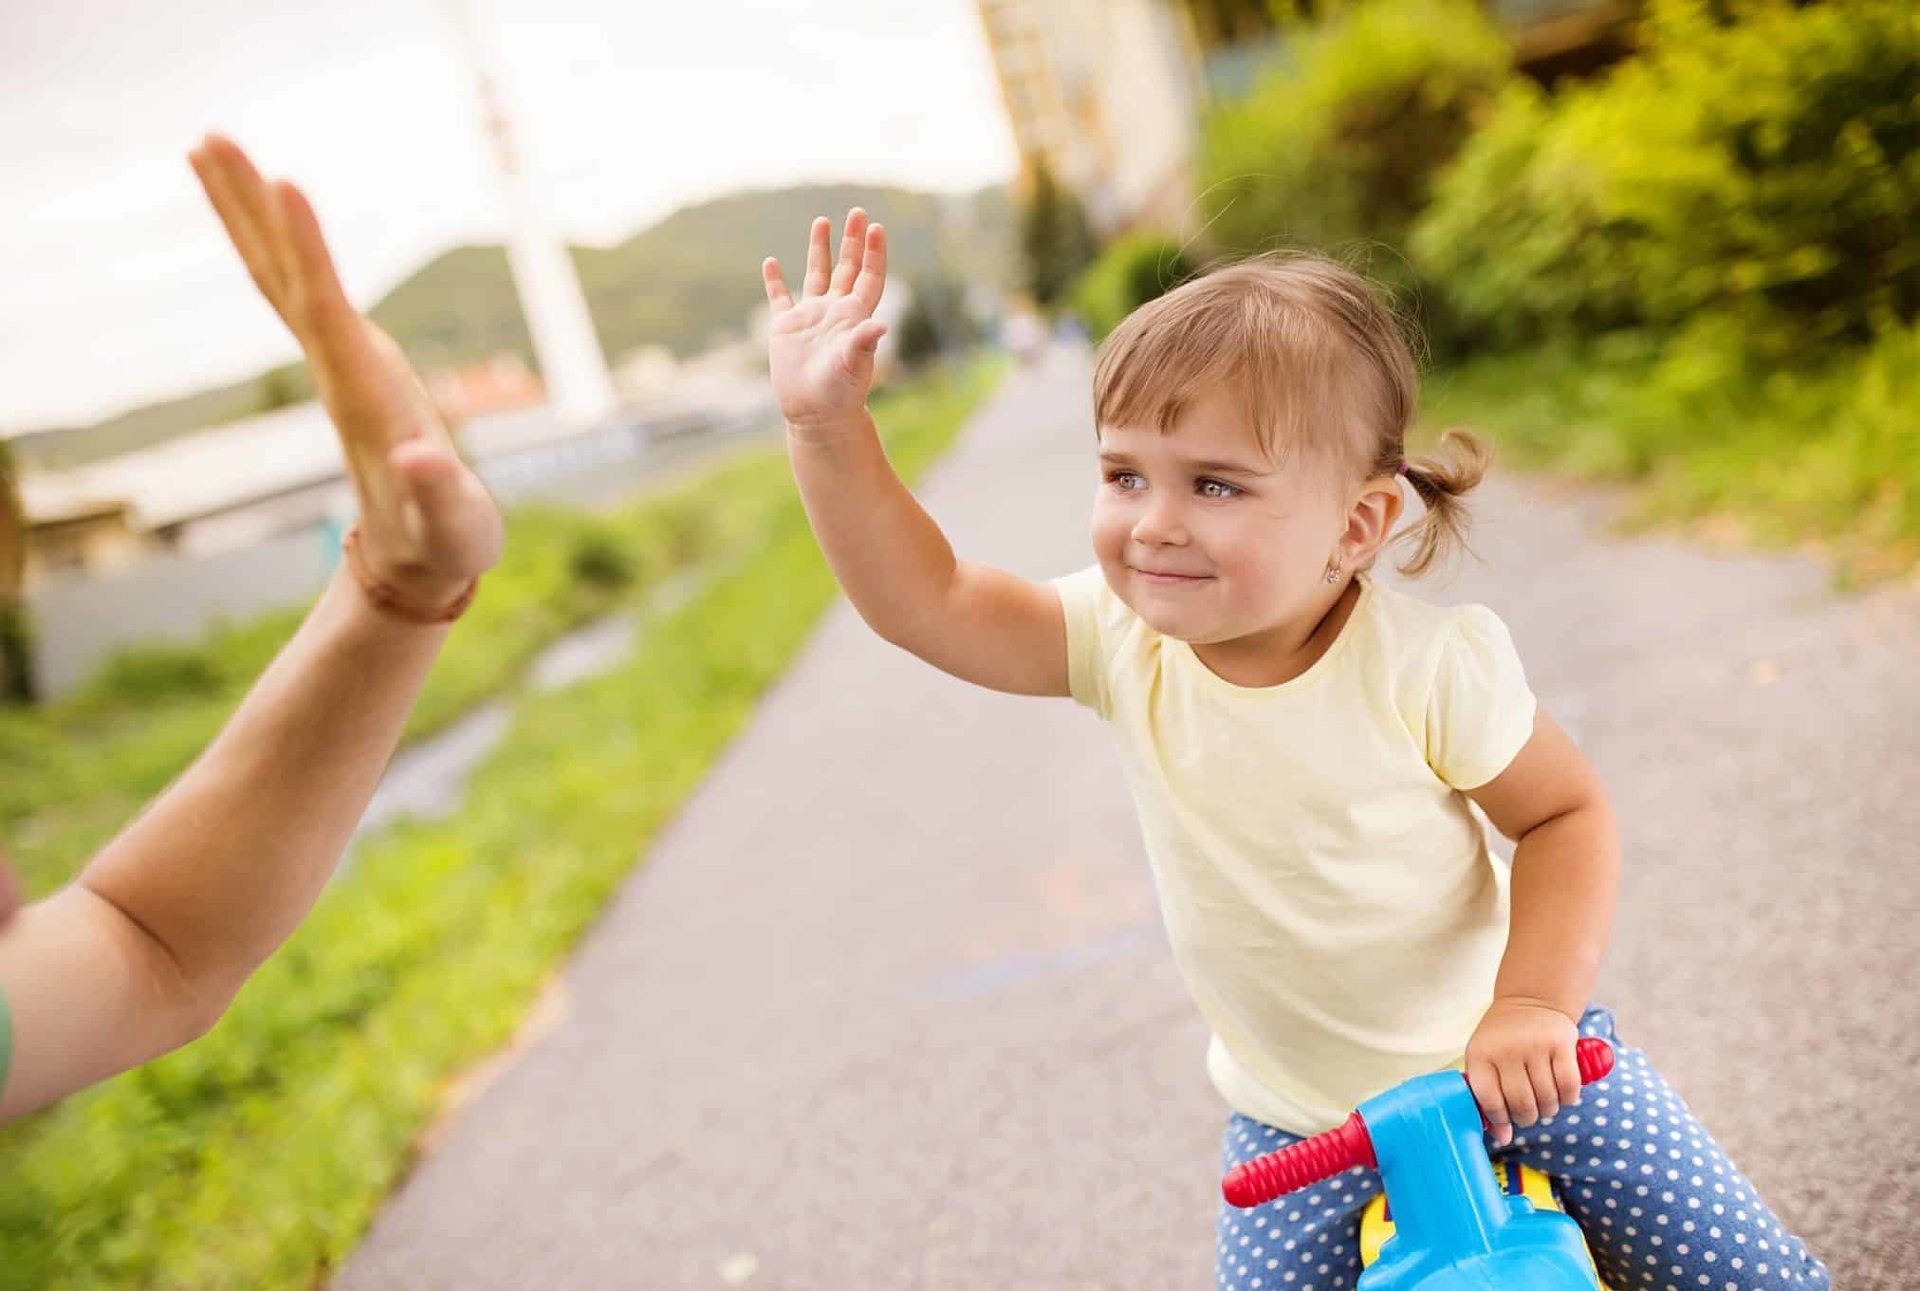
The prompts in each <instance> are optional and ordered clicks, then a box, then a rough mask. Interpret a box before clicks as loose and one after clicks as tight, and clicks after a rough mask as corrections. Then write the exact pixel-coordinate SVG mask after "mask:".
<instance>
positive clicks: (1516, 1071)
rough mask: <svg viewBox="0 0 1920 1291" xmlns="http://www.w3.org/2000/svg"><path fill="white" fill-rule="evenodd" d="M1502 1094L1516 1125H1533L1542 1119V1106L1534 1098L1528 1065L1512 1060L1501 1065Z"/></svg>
mask: <svg viewBox="0 0 1920 1291" xmlns="http://www.w3.org/2000/svg"><path fill="white" fill-rule="evenodd" d="M1499 1071H1500V1092H1501V1094H1502V1095H1503V1096H1505V1098H1506V1100H1507V1112H1508V1114H1509V1116H1510V1117H1511V1119H1512V1121H1513V1123H1514V1124H1515V1125H1532V1124H1533V1123H1534V1122H1535V1121H1537V1120H1539V1119H1540V1104H1539V1102H1538V1101H1537V1100H1536V1099H1535V1098H1534V1096H1533V1079H1532V1077H1530V1076H1528V1075H1527V1064H1526V1063H1524V1062H1521V1061H1519V1060H1517V1059H1510V1060H1508V1061H1506V1062H1503V1063H1501V1064H1500V1067H1499Z"/></svg>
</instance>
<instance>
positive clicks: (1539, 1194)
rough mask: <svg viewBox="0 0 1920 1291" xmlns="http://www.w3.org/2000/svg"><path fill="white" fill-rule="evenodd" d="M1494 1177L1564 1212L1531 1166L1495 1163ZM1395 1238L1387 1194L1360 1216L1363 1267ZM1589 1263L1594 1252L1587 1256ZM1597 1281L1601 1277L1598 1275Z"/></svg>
mask: <svg viewBox="0 0 1920 1291" xmlns="http://www.w3.org/2000/svg"><path fill="white" fill-rule="evenodd" d="M1493 1173H1494V1175H1495V1176H1496V1177H1497V1178H1498V1179H1499V1180H1500V1191H1502V1192H1504V1193H1506V1194H1507V1196H1509V1197H1525V1198H1526V1199H1527V1200H1528V1201H1531V1202H1532V1203H1533V1205H1534V1208H1535V1209H1536V1210H1559V1211H1564V1210H1565V1209H1566V1207H1565V1206H1562V1205H1561V1204H1560V1198H1558V1197H1557V1196H1555V1195H1554V1192H1553V1185H1552V1184H1551V1183H1549V1182H1548V1181H1547V1176H1545V1175H1543V1174H1541V1173H1540V1172H1539V1171H1538V1170H1535V1169H1534V1168H1533V1167H1532V1166H1524V1165H1521V1164H1520V1163H1519V1162H1517V1161H1496V1162H1495V1163H1494V1166H1493ZM1392 1236H1393V1215H1392V1212H1391V1211H1390V1210H1389V1209H1388V1207H1387V1199H1386V1196H1385V1194H1382V1195H1381V1196H1378V1197H1375V1198H1374V1199H1373V1200H1372V1201H1370V1202H1368V1203H1367V1208H1366V1210H1364V1211H1362V1212H1361V1214H1360V1266H1361V1267H1362V1268H1366V1267H1368V1266H1369V1265H1371V1264H1372V1263H1373V1262H1374V1261H1375V1260H1377V1259H1379V1258H1380V1248H1381V1247H1382V1246H1384V1245H1386V1242H1387V1239H1388V1238H1389V1237H1392ZM1587 1259H1588V1261H1589V1262H1591V1261H1592V1259H1593V1253H1592V1252H1591V1251H1589V1252H1588V1253H1587ZM1594 1276H1595V1279H1596V1280H1597V1279H1598V1277H1599V1274H1598V1273H1596V1274H1595V1275H1594Z"/></svg>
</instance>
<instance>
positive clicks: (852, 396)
mask: <svg viewBox="0 0 1920 1291" xmlns="http://www.w3.org/2000/svg"><path fill="white" fill-rule="evenodd" d="M831 232H832V228H831V225H830V224H829V223H828V222H827V221H826V220H824V219H821V220H816V221H814V225H813V230H812V235H811V237H810V239H809V243H808V248H807V276H806V281H805V283H804V285H803V287H802V290H801V295H800V299H799V300H798V301H797V302H796V301H795V300H794V299H793V298H792V296H790V295H789V294H788V291H787V287H786V284H785V282H784V281H783V280H782V278H781V276H780V266H779V263H778V262H777V261H775V260H771V259H769V260H768V261H767V262H766V263H765V265H764V266H763V272H764V275H765V279H766V288H767V300H768V302H769V304H770V305H771V307H772V310H773V318H772V324H771V335H770V337H769V340H768V350H769V357H770V361H771V366H772V371H773V388H774V394H775V396H776V397H777V398H778V399H779V402H780V410H781V413H782V414H783V415H784V416H785V417H786V421H787V445H788V450H789V453H790V455H791V457H792V459H793V474H794V479H795V480H796V481H797V482H798V484H799V487H800V496H801V498H802V500H803V501H804V502H805V503H806V508H807V517H808V519H809V520H810V521H811V522H812V524H813V532H814V535H815V537H816V538H818V539H819V542H820V548H821V550H822V551H823V552H825V553H826V557H827V563H828V564H829V565H831V566H832V568H833V572H834V576H835V577H836V578H838V579H839V580H840V585H841V587H843V588H845V589H846V593H847V598H848V599H849V600H851V601H852V602H853V604H854V607H855V608H856V609H858V610H859V611H860V615H861V617H862V618H864V619H865V620H866V621H867V623H868V625H869V626H871V627H872V628H873V630H874V631H875V632H878V633H879V634H880V635H881V636H882V637H884V638H886V639H887V640H888V641H890V642H892V643H893V644H895V645H897V646H900V647H901V648H903V649H906V650H910V651H912V652H913V653H914V654H916V655H919V656H920V657H921V658H922V659H925V660H926V661H927V662H928V663H931V664H933V665H934V666H935V667H937V668H941V669H943V670H945V671H947V672H950V673H952V674H953V675H954V676H956V677H960V678H962V679H964V680H967V681H972V682H977V683H978V684H980V685H982V686H989V687H992V688H993V689H995V690H1005V691H1012V692H1014V693H1016V694H1023V695H1065V694H1067V693H1068V691H1067V634H1066V619H1065V615H1064V612H1063V611H1062V609H1061V607H1060V598H1059V596H1058V594H1057V593H1055V591H1054V590H1053V589H1052V588H1051V587H1048V586H1046V585H1044V584H1039V583H1032V582H1028V581H1027V580H1025V579H1022V578H1017V577H1015V576H1014V575H1012V574H1008V573H1006V572H1004V571H1002V570H997V569H990V568H987V567H985V566H982V565H974V564H969V563H968V562H965V561H960V560H956V559H955V558H954V554H953V549H952V547H950V546H949V545H948V544H947V540H946V537H945V535H943V534H942V533H941V532H940V529H939V526H937V525H936V524H934V522H933V518H932V517H931V516H929V515H928V514H927V513H926V511H925V510H924V509H923V508H922V507H921V506H920V504H919V503H918V502H916V501H915V500H914V497H913V494H912V493H910V492H908V491H907V487H906V486H905V485H904V484H902V483H901V482H900V477H899V476H898V475H896V474H894V471H893V468H892V467H891V466H890V465H889V464H888V463H887V458H886V454H885V452H884V451H882V449H881V447H880V437H879V435H878V433H877V432H876V430H875V428H874V424H873V418H872V417H871V416H870V415H869V414H868V412H867V407H866V399H867V390H868V387H869V386H870V385H871V384H872V381H873V356H874V349H875V347H876V346H878V345H879V343H880V338H881V336H882V335H884V334H885V332H886V325H885V324H883V323H881V322H879V321H878V320H876V319H875V318H874V317H873V310H874V307H875V306H876V305H877V304H879V302H880V293H881V290H882V288H883V287H884V285H885V281H886V265H887V244H886V233H885V231H884V230H883V229H882V228H881V227H880V226H879V225H878V224H876V225H874V226H873V227H872V228H868V227H867V222H866V215H865V213H864V212H861V211H858V210H855V211H853V212H852V213H850V214H849V215H848V216H847V228H846V237H845V239H844V241H843V242H842V244H841V252H840V262H839V265H838V267H837V268H835V269H833V271H832V273H831V275H829V271H828V266H829V255H830V248H829V238H830V235H831ZM863 249H864V251H863Z"/></svg>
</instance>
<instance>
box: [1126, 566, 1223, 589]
mask: <svg viewBox="0 0 1920 1291" xmlns="http://www.w3.org/2000/svg"><path fill="white" fill-rule="evenodd" d="M1130 568H1131V569H1132V570H1133V572H1134V573H1136V574H1138V575H1140V577H1142V578H1144V579H1146V580H1147V581H1148V582H1149V583H1153V584H1156V585H1158V586H1162V587H1185V586H1190V585H1192V584H1194V583H1205V582H1209V581H1211V580H1212V578H1213V575H1212V574H1180V573H1175V572H1174V571H1172V570H1160V569H1142V568H1140V567H1139V566H1138V565H1134V566H1130Z"/></svg>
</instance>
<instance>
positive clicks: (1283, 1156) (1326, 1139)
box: [1220, 1112, 1378, 1210]
mask: <svg viewBox="0 0 1920 1291" xmlns="http://www.w3.org/2000/svg"><path fill="white" fill-rule="evenodd" d="M1377 1164H1378V1162H1376V1161H1375V1160H1374V1156H1373V1138H1372V1136H1371V1135H1369V1134H1368V1133H1367V1125H1366V1122H1365V1121H1362V1120H1361V1119H1360V1113H1358V1112H1355V1113H1354V1114H1353V1115H1351V1116H1349V1117H1347V1119H1346V1123H1345V1124H1343V1125H1341V1126H1340V1127H1339V1128H1337V1129H1331V1130H1328V1131H1327V1132H1326V1133H1324V1134H1316V1135H1314V1136H1313V1137H1312V1138H1310V1139H1302V1140H1300V1142H1298V1143H1295V1144H1293V1145H1292V1146H1291V1147H1284V1148H1281V1149H1280V1150H1279V1151H1278V1152H1269V1153H1267V1155H1265V1156H1263V1157H1256V1158H1254V1159H1253V1160H1251V1161H1249V1162H1247V1163H1246V1164H1245V1165H1238V1166H1235V1167H1234V1168H1233V1169H1232V1170H1230V1171H1228V1173H1227V1177H1226V1178H1225V1179H1222V1180H1221V1181H1220V1195H1221V1196H1223V1197H1225V1198H1226V1199H1227V1204H1228V1205H1231V1206H1238V1207H1240V1208H1241V1209H1242V1210H1245V1209H1247V1208H1249V1207H1252V1206H1258V1205H1262V1204H1264V1203H1266V1202H1269V1201H1272V1200H1273V1199H1274V1198H1275V1197H1278V1196H1280V1195H1281V1194H1282V1193H1288V1192H1298V1191H1299V1190H1300V1189H1302V1188H1307V1187H1311V1186H1312V1185H1314V1184H1316V1183H1319V1182H1320V1181H1321V1180H1323V1179H1331V1178H1333V1176H1335V1175H1337V1174H1339V1173H1340V1172H1341V1171H1343V1170H1351V1169H1352V1168H1353V1167H1355V1166H1357V1165H1364V1166H1373V1165H1377Z"/></svg>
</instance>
